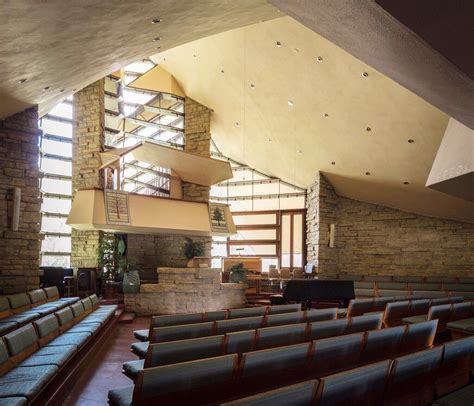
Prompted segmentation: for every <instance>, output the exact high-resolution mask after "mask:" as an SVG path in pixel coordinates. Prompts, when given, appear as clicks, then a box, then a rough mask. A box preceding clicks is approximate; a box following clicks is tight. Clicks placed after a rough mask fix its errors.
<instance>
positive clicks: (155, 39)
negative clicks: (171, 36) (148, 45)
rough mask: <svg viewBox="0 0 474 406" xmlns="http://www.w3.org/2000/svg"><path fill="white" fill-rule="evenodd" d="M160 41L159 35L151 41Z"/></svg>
mask: <svg viewBox="0 0 474 406" xmlns="http://www.w3.org/2000/svg"><path fill="white" fill-rule="evenodd" d="M157 41H161V37H155V38H153V42H157Z"/></svg>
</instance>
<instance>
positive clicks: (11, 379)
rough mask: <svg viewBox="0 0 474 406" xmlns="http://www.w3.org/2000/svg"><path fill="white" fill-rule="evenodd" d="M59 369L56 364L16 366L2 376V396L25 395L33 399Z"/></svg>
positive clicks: (0, 381) (0, 388)
mask: <svg viewBox="0 0 474 406" xmlns="http://www.w3.org/2000/svg"><path fill="white" fill-rule="evenodd" d="M57 371H58V367H57V366H56V365H42V366H38V367H17V368H14V369H12V370H11V371H10V372H8V373H7V374H6V375H4V376H2V377H1V378H0V398H2V397H4V398H7V397H12V396H24V397H26V398H29V399H31V398H32V397H33V396H35V395H36V394H37V393H38V392H39V390H40V389H41V388H42V387H43V386H44V385H45V384H46V383H47V382H48V381H49V380H50V379H51V378H52V376H53V375H54V374H55V373H56V372H57Z"/></svg>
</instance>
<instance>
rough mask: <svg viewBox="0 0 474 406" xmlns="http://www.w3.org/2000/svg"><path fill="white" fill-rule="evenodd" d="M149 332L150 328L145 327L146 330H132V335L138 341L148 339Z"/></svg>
mask: <svg viewBox="0 0 474 406" xmlns="http://www.w3.org/2000/svg"><path fill="white" fill-rule="evenodd" d="M149 332H150V330H148V329H146V330H135V331H134V332H133V336H134V337H135V338H136V339H137V340H140V341H148V333H149Z"/></svg>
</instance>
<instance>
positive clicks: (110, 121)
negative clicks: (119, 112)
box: [105, 114, 122, 130]
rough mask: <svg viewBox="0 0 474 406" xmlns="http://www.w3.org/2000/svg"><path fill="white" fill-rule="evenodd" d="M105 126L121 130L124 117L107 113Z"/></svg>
mask: <svg viewBox="0 0 474 406" xmlns="http://www.w3.org/2000/svg"><path fill="white" fill-rule="evenodd" d="M105 126H106V127H107V128H112V129H114V130H120V129H121V127H122V119H121V118H120V117H119V116H113V115H112V114H106V115H105Z"/></svg>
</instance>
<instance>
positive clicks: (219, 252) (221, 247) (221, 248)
mask: <svg viewBox="0 0 474 406" xmlns="http://www.w3.org/2000/svg"><path fill="white" fill-rule="evenodd" d="M226 255H227V247H226V245H225V244H212V249H211V256H213V257H225V256H226Z"/></svg>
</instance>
